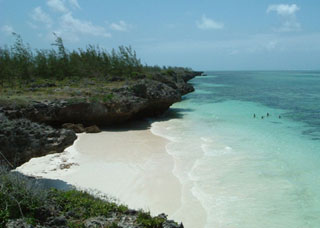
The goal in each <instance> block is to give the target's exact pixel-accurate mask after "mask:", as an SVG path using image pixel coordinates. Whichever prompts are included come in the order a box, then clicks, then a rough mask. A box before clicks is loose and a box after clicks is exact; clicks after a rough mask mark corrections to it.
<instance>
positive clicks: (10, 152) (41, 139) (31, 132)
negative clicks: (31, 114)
mask: <svg viewBox="0 0 320 228" xmlns="http://www.w3.org/2000/svg"><path fill="white" fill-rule="evenodd" d="M76 138H77V136H76V135H75V133H74V132H73V131H70V130H66V129H54V128H52V127H50V126H46V125H43V124H39V123H34V122H31V121H30V120H27V119H15V120H9V119H8V118H7V117H5V116H4V115H3V114H1V113H0V152H1V154H0V161H2V162H4V163H7V164H8V163H10V164H8V165H9V166H11V168H16V167H17V166H20V165H22V164H23V163H25V162H27V161H29V160H30V159H31V158H33V157H40V156H44V155H46V154H48V153H57V152H62V151H64V149H65V148H66V147H68V146H70V145H72V144H73V142H74V140H75V139H76Z"/></svg>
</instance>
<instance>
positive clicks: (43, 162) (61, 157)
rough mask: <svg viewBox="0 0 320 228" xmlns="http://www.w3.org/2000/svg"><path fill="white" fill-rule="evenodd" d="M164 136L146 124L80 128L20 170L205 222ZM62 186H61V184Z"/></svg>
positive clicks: (190, 222)
mask: <svg viewBox="0 0 320 228" xmlns="http://www.w3.org/2000/svg"><path fill="white" fill-rule="evenodd" d="M167 143H168V141H167V140H166V139H164V138H162V137H159V136H156V135H154V134H152V133H151V131H150V130H149V129H147V128H146V129H137V130H128V129H121V130H119V129H118V130H112V131H104V132H101V133H98V134H79V135H78V139H77V140H76V142H75V143H74V145H73V146H71V147H69V148H67V149H66V151H65V152H64V153H61V154H52V155H47V156H45V157H41V158H34V159H31V160H30V161H29V162H28V163H26V164H24V165H22V166H20V167H19V168H17V170H18V171H20V172H22V173H24V174H27V175H33V176H38V177H42V178H48V179H59V180H62V181H65V182H66V183H68V184H72V185H75V186H77V187H78V188H81V189H95V190H98V191H100V192H102V193H105V194H107V195H108V196H111V197H115V198H116V199H118V200H119V201H120V202H121V203H124V204H126V205H128V206H129V207H130V208H134V209H144V210H150V212H151V214H153V215H157V214H159V213H166V214H168V215H169V218H172V219H175V220H176V221H178V222H180V221H183V223H184V225H185V227H187V228H188V227H204V223H205V214H204V213H203V210H202V208H200V207H199V205H198V203H197V202H192V201H194V199H193V197H190V200H189V202H186V196H187V194H188V192H189V194H190V191H189V190H190V189H188V188H186V186H182V185H181V183H180V182H179V180H178V179H177V178H176V177H175V176H174V175H173V173H172V171H173V168H174V160H173V158H172V157H171V156H170V155H169V154H168V153H166V150H165V146H166V145H167ZM60 187H61V186H60Z"/></svg>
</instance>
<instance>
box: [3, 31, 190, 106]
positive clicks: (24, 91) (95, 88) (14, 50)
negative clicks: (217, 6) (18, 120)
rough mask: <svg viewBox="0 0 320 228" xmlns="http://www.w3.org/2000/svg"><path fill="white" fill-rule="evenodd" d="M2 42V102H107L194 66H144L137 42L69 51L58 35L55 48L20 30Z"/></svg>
mask: <svg viewBox="0 0 320 228" xmlns="http://www.w3.org/2000/svg"><path fill="white" fill-rule="evenodd" d="M13 35H14V37H15V39H16V41H15V43H14V44H13V45H12V46H10V47H8V46H5V47H0V95H1V97H0V102H3V100H9V101H10V100H14V101H16V100H19V102H22V103H26V102H27V101H30V100H50V99H71V100H75V99H74V98H77V99H81V100H85V101H96V102H107V101H110V100H111V99H112V98H113V95H112V92H111V90H112V89H113V88H119V87H122V86H123V85H124V84H127V83H130V82H131V81H135V80H137V79H142V78H149V79H154V78H156V77H154V76H157V77H158V76H159V75H164V76H165V75H168V76H173V75H174V74H181V75H183V74H184V73H185V72H186V71H190V70H191V69H188V68H182V67H168V68H167V67H159V66H147V65H142V64H141V61H140V59H138V58H137V55H136V52H135V51H134V50H132V48H131V47H124V46H120V47H119V48H118V50H115V49H113V50H112V51H111V52H110V53H109V52H108V51H106V50H105V49H103V48H100V47H99V46H93V45H88V46H87V48H85V49H78V50H73V51H69V50H67V49H66V48H65V46H64V44H63V40H62V39H61V37H58V36H56V40H55V42H54V44H53V46H54V48H52V49H50V50H32V49H31V48H30V46H29V45H28V44H25V43H24V42H23V40H22V38H21V37H20V36H19V35H18V34H15V33H14V34H13Z"/></svg>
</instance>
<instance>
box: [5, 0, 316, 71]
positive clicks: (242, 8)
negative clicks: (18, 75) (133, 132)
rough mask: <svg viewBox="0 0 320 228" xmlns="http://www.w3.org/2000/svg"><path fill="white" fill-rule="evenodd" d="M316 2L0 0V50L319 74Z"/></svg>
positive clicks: (246, 0) (206, 68) (176, 64)
mask: <svg viewBox="0 0 320 228" xmlns="http://www.w3.org/2000/svg"><path fill="white" fill-rule="evenodd" d="M319 12H320V1H319V0H308V1H306V0H304V1H302V0H296V1H277V0H274V1H270V0H241V1H240V0H223V1H222V0H198V1H196V0H161V1H160V0H90V1H89V0H0V45H1V46H3V45H5V44H12V42H13V37H12V35H11V33H12V32H16V33H18V34H20V35H21V36H22V37H23V39H24V40H25V42H27V43H29V44H30V45H31V47H33V48H51V46H50V44H51V43H52V42H53V34H52V33H53V32H55V33H56V34H58V35H59V36H61V37H62V38H63V40H64V42H65V45H66V47H67V48H68V49H75V48H79V47H85V46H86V45H87V44H98V45H100V46H101V47H104V48H106V49H108V50H111V49H112V48H116V47H117V46H119V45H131V46H132V47H133V48H134V49H135V50H136V51H137V54H138V56H139V57H140V58H141V59H142V62H143V63H147V64H151V65H154V64H158V65H160V66H162V65H175V66H187V67H192V68H194V69H197V70H319V69H320V13H319Z"/></svg>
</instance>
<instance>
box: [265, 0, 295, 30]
mask: <svg viewBox="0 0 320 228" xmlns="http://www.w3.org/2000/svg"><path fill="white" fill-rule="evenodd" d="M299 10H300V8H299V7H298V6H297V5H296V4H292V5H285V4H279V5H270V6H269V7H268V8H267V13H271V12H276V13H277V14H278V15H279V16H281V18H282V22H281V23H282V24H281V26H280V27H279V28H277V29H275V30H276V31H279V32H291V31H299V30H300V28H301V25H300V23H299V22H297V20H296V13H297V12H298V11H299Z"/></svg>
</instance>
